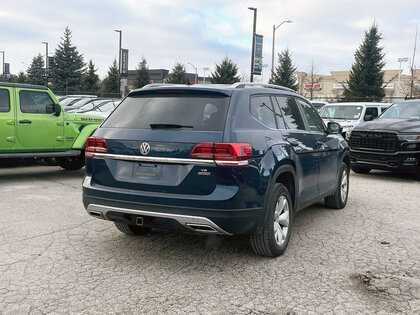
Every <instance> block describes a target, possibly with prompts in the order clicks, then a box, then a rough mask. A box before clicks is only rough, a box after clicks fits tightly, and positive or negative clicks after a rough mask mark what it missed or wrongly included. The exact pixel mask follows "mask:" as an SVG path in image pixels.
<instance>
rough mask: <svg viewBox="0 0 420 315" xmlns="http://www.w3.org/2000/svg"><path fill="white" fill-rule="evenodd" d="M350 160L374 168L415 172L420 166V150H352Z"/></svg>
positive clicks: (353, 163) (354, 163) (352, 162)
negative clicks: (392, 151)
mask: <svg viewBox="0 0 420 315" xmlns="http://www.w3.org/2000/svg"><path fill="white" fill-rule="evenodd" d="M350 162H351V164H352V165H355V166H361V167H367V168H372V169H380V170H389V171H392V170H394V171H397V170H399V171H406V172H415V171H416V170H418V169H419V167H420V152H417V151H416V152H410V151H398V152H395V153H382V152H381V153H379V152H369V151H368V152H366V151H359V150H351V151H350Z"/></svg>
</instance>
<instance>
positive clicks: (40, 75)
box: [26, 54, 45, 85]
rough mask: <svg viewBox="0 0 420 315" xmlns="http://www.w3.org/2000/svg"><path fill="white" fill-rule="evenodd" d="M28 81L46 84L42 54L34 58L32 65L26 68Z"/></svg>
mask: <svg viewBox="0 0 420 315" xmlns="http://www.w3.org/2000/svg"><path fill="white" fill-rule="evenodd" d="M26 73H27V83H29V84H39V85H45V64H44V58H42V56H41V54H38V56H35V57H34V58H32V62H31V65H30V66H29V68H28V69H27V70H26Z"/></svg>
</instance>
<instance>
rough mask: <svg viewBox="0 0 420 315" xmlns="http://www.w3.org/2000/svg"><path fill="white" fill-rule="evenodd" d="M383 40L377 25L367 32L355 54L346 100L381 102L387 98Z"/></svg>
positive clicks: (345, 95)
mask: <svg viewBox="0 0 420 315" xmlns="http://www.w3.org/2000/svg"><path fill="white" fill-rule="evenodd" d="M381 39H382V35H381V34H380V33H379V31H378V27H377V25H376V24H375V23H374V24H373V25H372V26H371V27H370V29H369V30H368V31H365V38H364V40H363V42H362V44H361V45H360V46H359V48H358V49H357V50H356V52H355V54H354V58H355V62H354V63H353V65H352V67H351V70H350V76H349V80H348V82H347V83H348V88H345V90H344V97H345V98H351V99H355V98H356V99H357V98H359V99H360V100H365V101H373V100H375V101H380V100H381V99H382V98H383V97H384V96H385V91H384V88H383V87H382V84H383V82H384V73H383V72H382V68H383V67H384V66H385V62H384V54H383V53H382V50H383V48H382V47H379V41H380V40H381Z"/></svg>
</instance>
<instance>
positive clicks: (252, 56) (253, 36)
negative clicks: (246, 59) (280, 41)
mask: <svg viewBox="0 0 420 315" xmlns="http://www.w3.org/2000/svg"><path fill="white" fill-rule="evenodd" d="M248 9H250V10H252V11H254V26H253V28H252V55H251V82H254V75H253V74H252V73H253V72H254V53H255V33H256V31H257V8H252V7H248Z"/></svg>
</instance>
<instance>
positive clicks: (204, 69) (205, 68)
mask: <svg viewBox="0 0 420 315" xmlns="http://www.w3.org/2000/svg"><path fill="white" fill-rule="evenodd" d="M209 69H210V68H209V67H203V72H204V75H203V84H206V70H209Z"/></svg>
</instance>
